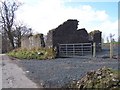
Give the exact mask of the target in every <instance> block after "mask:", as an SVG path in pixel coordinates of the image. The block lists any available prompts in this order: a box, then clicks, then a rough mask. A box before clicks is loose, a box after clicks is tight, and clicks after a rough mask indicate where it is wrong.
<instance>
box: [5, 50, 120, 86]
mask: <svg viewBox="0 0 120 90" xmlns="http://www.w3.org/2000/svg"><path fill="white" fill-rule="evenodd" d="M108 55H109V53H108V50H104V53H103V52H102V53H98V54H97V56H96V57H95V58H93V57H92V56H82V57H74V58H57V59H54V60H11V62H12V63H13V64H17V65H18V66H19V67H21V68H22V70H23V71H24V72H25V75H26V76H27V77H28V78H29V79H30V80H32V81H33V82H35V83H36V84H37V86H40V87H41V86H42V87H45V88H59V87H62V86H63V85H65V84H67V83H68V82H70V81H72V80H77V79H80V78H82V77H83V76H84V75H85V74H86V73H87V71H90V70H96V69H98V68H101V67H103V66H106V67H109V68H112V69H116V70H117V69H118V60H117V59H109V58H102V57H104V56H105V57H106V56H108ZM3 74H4V73H3ZM17 75H18V77H22V76H20V75H19V74H17ZM3 79H4V78H3ZM33 88H34V87H33Z"/></svg>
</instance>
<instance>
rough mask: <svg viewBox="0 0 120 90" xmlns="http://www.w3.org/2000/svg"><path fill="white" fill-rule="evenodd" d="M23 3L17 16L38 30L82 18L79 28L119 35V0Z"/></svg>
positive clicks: (42, 31)
mask: <svg viewBox="0 0 120 90" xmlns="http://www.w3.org/2000/svg"><path fill="white" fill-rule="evenodd" d="M19 1H21V2H22V3H23V5H22V6H21V7H20V8H19V9H18V11H17V12H16V19H17V21H20V22H22V23H24V24H27V25H28V26H30V27H31V28H32V29H33V30H34V33H43V34H45V35H46V34H47V32H48V31H49V30H51V29H54V28H56V27H58V25H60V24H62V23H63V22H65V21H67V20H68V19H77V20H78V21H79V26H78V29H80V28H85V29H86V30H87V31H88V32H90V31H93V30H100V31H102V37H103V38H104V39H105V40H106V37H108V36H109V34H110V33H112V34H115V36H114V38H115V39H117V36H118V0H114V2H113V0H106V1H105V0H84V2H83V0H19Z"/></svg>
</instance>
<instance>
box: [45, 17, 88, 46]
mask: <svg viewBox="0 0 120 90" xmlns="http://www.w3.org/2000/svg"><path fill="white" fill-rule="evenodd" d="M78 22H79V21H78V20H76V19H75V20H72V19H69V20H67V21H66V22H64V23H63V24H61V25H59V26H58V27H57V28H55V29H53V30H50V31H49V32H48V34H47V40H46V46H47V47H56V46H58V44H66V43H67V44H68V43H88V42H89V35H88V33H87V31H86V29H85V28H83V29H79V30H77V26H78Z"/></svg>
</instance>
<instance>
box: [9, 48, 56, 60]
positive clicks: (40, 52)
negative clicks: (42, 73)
mask: <svg viewBox="0 0 120 90" xmlns="http://www.w3.org/2000/svg"><path fill="white" fill-rule="evenodd" d="M8 55H9V56H11V57H15V58H19V59H39V60H43V59H44V60H45V59H53V58H55V57H56V54H55V51H53V48H32V49H30V50H28V49H21V48H18V49H15V50H13V51H11V52H9V53H8Z"/></svg>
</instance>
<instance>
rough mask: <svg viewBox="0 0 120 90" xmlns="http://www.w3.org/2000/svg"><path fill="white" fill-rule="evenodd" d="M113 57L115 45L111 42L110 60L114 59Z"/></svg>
mask: <svg viewBox="0 0 120 90" xmlns="http://www.w3.org/2000/svg"><path fill="white" fill-rule="evenodd" d="M112 56H113V44H112V42H110V59H112Z"/></svg>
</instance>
